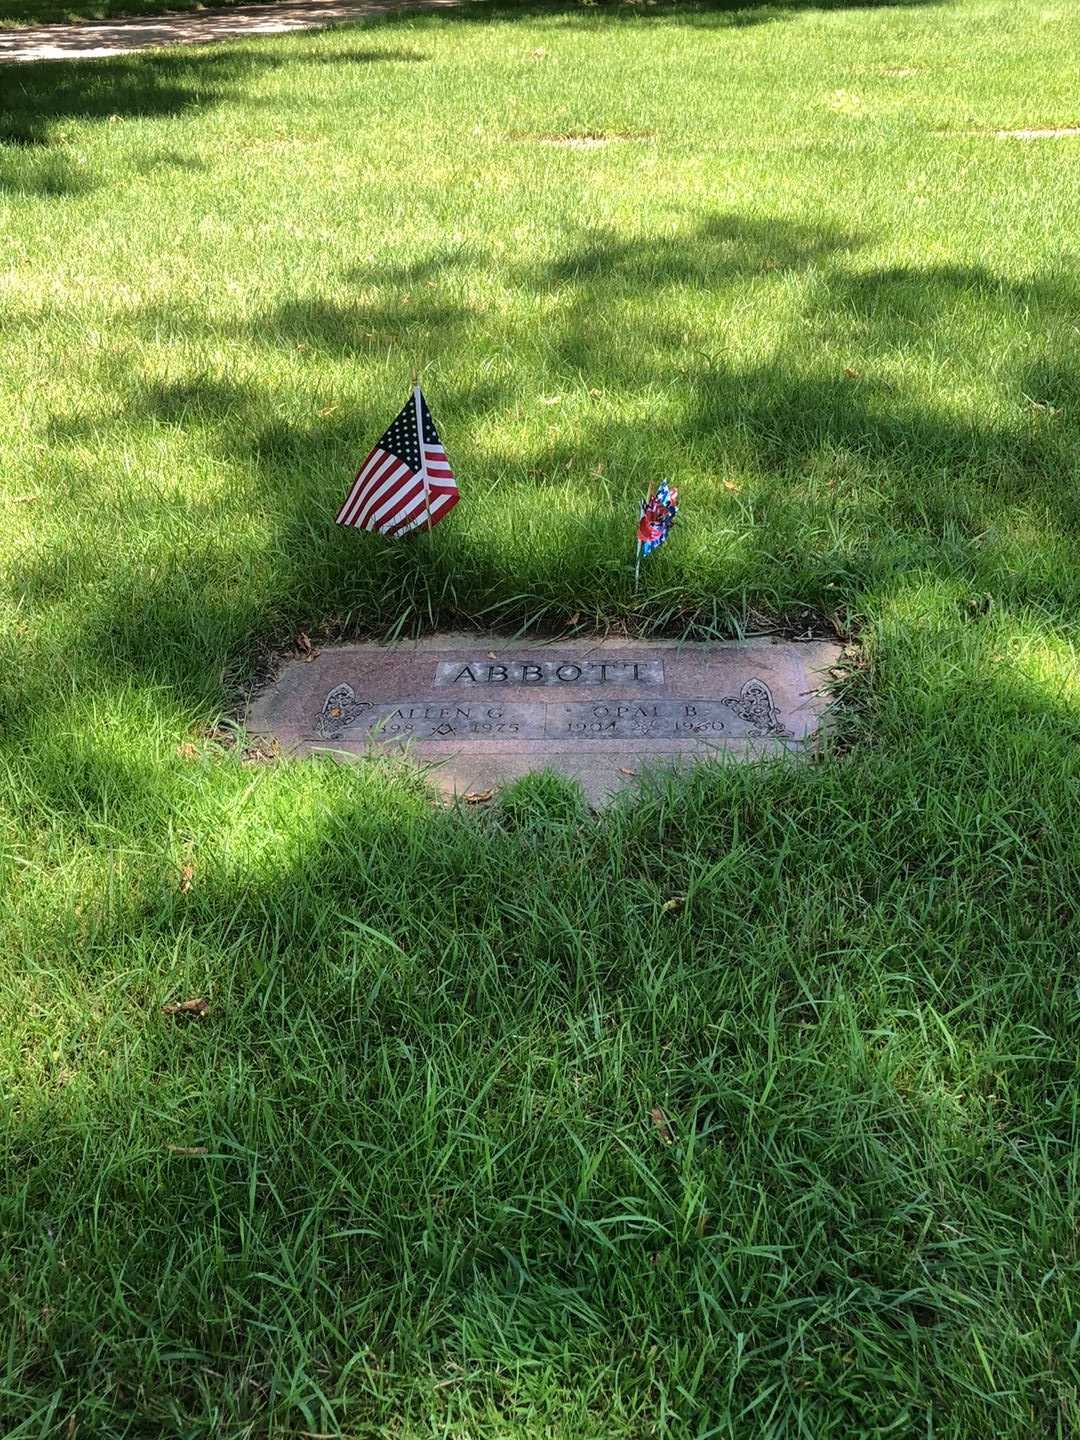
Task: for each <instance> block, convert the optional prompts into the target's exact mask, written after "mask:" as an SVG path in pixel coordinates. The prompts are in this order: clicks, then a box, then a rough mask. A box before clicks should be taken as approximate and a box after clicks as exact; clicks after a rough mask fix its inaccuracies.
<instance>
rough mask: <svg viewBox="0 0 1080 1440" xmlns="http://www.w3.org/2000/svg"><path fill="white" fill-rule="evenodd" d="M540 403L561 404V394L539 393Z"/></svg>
mask: <svg viewBox="0 0 1080 1440" xmlns="http://www.w3.org/2000/svg"><path fill="white" fill-rule="evenodd" d="M540 404H541V405H561V404H562V396H561V395H541V396H540Z"/></svg>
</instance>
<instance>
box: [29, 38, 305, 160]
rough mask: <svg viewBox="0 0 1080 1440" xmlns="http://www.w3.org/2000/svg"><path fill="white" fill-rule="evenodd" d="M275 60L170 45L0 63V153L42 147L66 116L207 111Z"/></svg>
mask: <svg viewBox="0 0 1080 1440" xmlns="http://www.w3.org/2000/svg"><path fill="white" fill-rule="evenodd" d="M280 63H281V61H280V59H278V58H276V57H271V56H269V55H261V54H253V53H251V52H238V51H223V50H199V51H191V50H176V51H164V52H163V51H158V52H155V53H152V54H145V55H132V56H130V57H127V58H124V59H116V60H107V61H100V60H98V61H92V60H88V61H78V60H55V61H54V60H45V61H40V62H38V63H36V64H34V65H20V66H17V67H15V66H12V67H3V68H2V69H0V76H2V78H3V84H4V106H3V111H2V112H0V157H3V156H4V154H5V151H6V150H19V149H27V148H34V147H39V146H45V145H49V144H50V143H51V138H52V132H53V130H54V127H56V126H57V125H62V124H63V123H64V122H66V121H71V120H75V121H99V122H108V121H110V120H114V119H123V120H131V119H150V120H159V119H162V118H166V117H175V116H181V115H186V114H190V113H191V112H193V111H196V110H200V109H207V108H210V107H212V106H214V105H218V104H220V103H221V102H222V101H223V100H226V99H228V98H229V96H230V95H231V94H233V93H234V91H235V90H236V88H237V87H239V86H240V85H241V84H242V83H243V81H244V80H245V79H246V78H248V77H250V75H251V74H252V72H253V71H255V70H260V69H266V68H267V67H272V66H276V65H279V64H280Z"/></svg>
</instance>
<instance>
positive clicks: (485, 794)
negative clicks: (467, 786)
mask: <svg viewBox="0 0 1080 1440" xmlns="http://www.w3.org/2000/svg"><path fill="white" fill-rule="evenodd" d="M494 794H495V791H494V790H470V791H469V792H468V793H467V794H465V795H463V796H462V797H461V798H462V799H463V800H464V801H465V804H466V805H486V804H487V802H488V801H489V800H490V799H491V797H492V796H493V795H494Z"/></svg>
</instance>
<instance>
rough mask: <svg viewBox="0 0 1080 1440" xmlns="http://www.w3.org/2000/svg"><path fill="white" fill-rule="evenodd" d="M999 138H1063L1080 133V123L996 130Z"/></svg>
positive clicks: (995, 132) (995, 133)
mask: <svg viewBox="0 0 1080 1440" xmlns="http://www.w3.org/2000/svg"><path fill="white" fill-rule="evenodd" d="M994 135H995V136H996V138H997V139H998V140H1062V139H1064V138H1065V137H1066V136H1070V135H1080V125H1056V126H1046V127H1042V128H1037V129H1031V130H995V131H994Z"/></svg>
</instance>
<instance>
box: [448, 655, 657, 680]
mask: <svg viewBox="0 0 1080 1440" xmlns="http://www.w3.org/2000/svg"><path fill="white" fill-rule="evenodd" d="M663 683H664V662H663V660H661V659H653V660H512V659H508V660H491V659H484V660H473V659H470V660H440V661H439V663H438V665H437V666H436V667H435V684H436V685H462V686H469V685H663Z"/></svg>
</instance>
